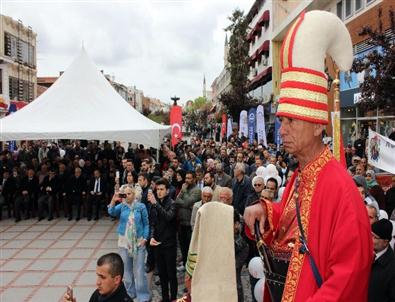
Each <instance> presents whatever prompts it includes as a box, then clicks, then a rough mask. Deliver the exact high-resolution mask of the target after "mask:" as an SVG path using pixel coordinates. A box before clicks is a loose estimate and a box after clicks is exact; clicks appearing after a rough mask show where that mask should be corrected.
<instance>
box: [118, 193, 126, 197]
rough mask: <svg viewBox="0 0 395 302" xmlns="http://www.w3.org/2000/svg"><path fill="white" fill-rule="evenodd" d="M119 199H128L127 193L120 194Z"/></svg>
mask: <svg viewBox="0 0 395 302" xmlns="http://www.w3.org/2000/svg"><path fill="white" fill-rule="evenodd" d="M118 196H119V198H126V194H125V193H118Z"/></svg>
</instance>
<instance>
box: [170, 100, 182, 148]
mask: <svg viewBox="0 0 395 302" xmlns="http://www.w3.org/2000/svg"><path fill="white" fill-rule="evenodd" d="M170 125H171V145H172V146H173V147H174V146H175V145H177V144H178V142H179V141H180V140H181V139H182V108H181V106H178V105H176V106H172V107H171V111H170Z"/></svg>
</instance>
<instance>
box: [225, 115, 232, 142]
mask: <svg viewBox="0 0 395 302" xmlns="http://www.w3.org/2000/svg"><path fill="white" fill-rule="evenodd" d="M226 130H227V132H226V138H229V136H231V135H232V132H233V119H232V117H231V116H229V117H228V126H227V127H226Z"/></svg>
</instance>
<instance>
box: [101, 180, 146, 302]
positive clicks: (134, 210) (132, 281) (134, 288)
mask: <svg viewBox="0 0 395 302" xmlns="http://www.w3.org/2000/svg"><path fill="white" fill-rule="evenodd" d="M123 193H124V194H126V198H120V196H119V193H116V194H114V196H113V198H112V200H111V203H110V204H109V206H108V213H109V214H110V215H111V216H115V217H119V225H118V247H119V254H120V256H121V257H122V260H123V263H124V268H125V269H124V271H125V272H124V278H123V281H124V283H125V287H126V290H127V292H128V295H129V296H130V297H131V298H132V299H135V298H136V297H137V301H138V302H146V301H150V299H151V293H150V291H149V289H148V282H147V276H146V273H145V263H144V262H145V255H146V248H145V244H146V242H147V239H148V236H149V222H148V213H147V209H146V207H145V205H144V204H143V203H141V202H139V201H138V200H137V199H136V191H135V189H134V188H130V187H127V188H125V190H124V192H123ZM120 201H122V202H121V203H119V204H116V203H117V202H120Z"/></svg>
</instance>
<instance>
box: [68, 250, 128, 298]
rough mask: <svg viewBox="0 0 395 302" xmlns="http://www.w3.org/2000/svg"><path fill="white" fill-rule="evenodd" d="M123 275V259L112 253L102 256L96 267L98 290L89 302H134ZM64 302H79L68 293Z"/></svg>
mask: <svg viewBox="0 0 395 302" xmlns="http://www.w3.org/2000/svg"><path fill="white" fill-rule="evenodd" d="M123 273H124V268H123V262H122V258H121V257H120V256H119V255H118V254H116V253H110V254H106V255H103V256H101V257H100V258H99V259H98V260H97V266H96V275H97V277H96V286H97V289H96V290H95V291H94V292H93V294H92V295H91V297H90V299H89V302H101V301H103V302H104V301H105V302H120V301H122V302H133V300H132V299H131V298H130V297H129V296H128V294H127V292H126V289H125V286H124V284H123V282H122V279H123ZM62 302H77V299H76V298H71V297H70V296H69V294H68V293H67V292H66V293H65V294H64V295H63V300H62Z"/></svg>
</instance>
